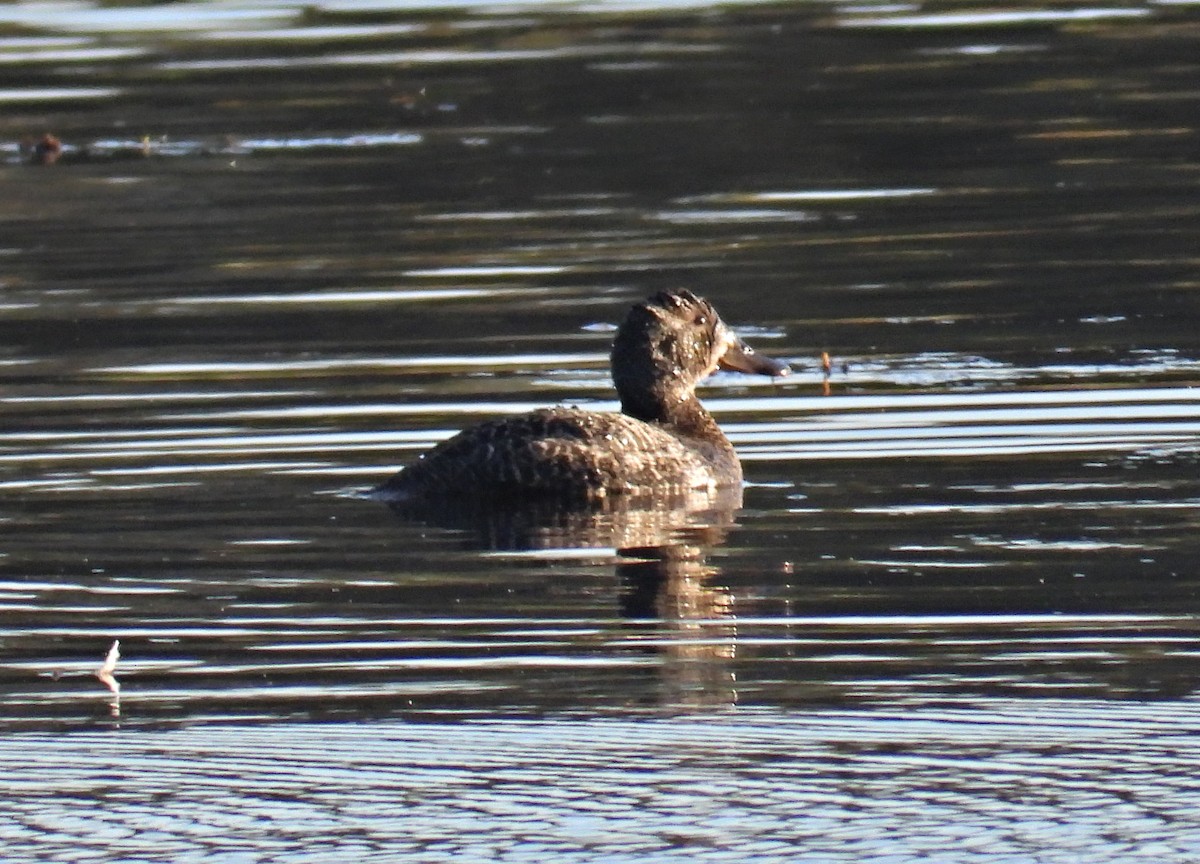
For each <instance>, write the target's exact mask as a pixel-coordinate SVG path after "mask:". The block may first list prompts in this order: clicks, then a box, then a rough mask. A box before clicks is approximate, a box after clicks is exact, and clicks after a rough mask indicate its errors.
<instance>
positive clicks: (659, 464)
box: [373, 289, 791, 505]
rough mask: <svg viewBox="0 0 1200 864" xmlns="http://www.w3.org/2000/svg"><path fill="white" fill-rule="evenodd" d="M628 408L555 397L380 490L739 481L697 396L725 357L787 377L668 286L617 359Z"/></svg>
mask: <svg viewBox="0 0 1200 864" xmlns="http://www.w3.org/2000/svg"><path fill="white" fill-rule="evenodd" d="M610 362H611V372H612V378H613V383H614V384H615V385H616V390H617V395H618V397H619V398H620V402H621V411H620V413H615V412H606V411H590V410H584V409H580V408H573V407H566V406H558V407H553V408H543V409H540V410H537V411H533V412H532V413H528V414H524V415H520V416H512V417H503V418H500V419H496V420H490V421H486V422H483V423H480V424H478V425H475V426H471V427H469V428H467V429H464V430H463V431H461V432H459V433H458V434H456V435H454V436H453V437H451V438H449V439H447V440H446V441H443V442H442V443H440V444H438V445H437V446H435V447H434V448H433V449H431V450H429V451H428V452H426V453H425V454H423V455H422V456H420V457H419V458H418V459H417V460H416V461H415V462H413V463H411V464H409V465H408V466H407V467H405V468H403V469H402V470H401V471H400V472H399V473H398V474H396V475H394V476H393V477H392V478H391V479H389V480H388V481H387V482H385V483H384V484H383V485H382V486H379V487H377V488H376V489H375V490H373V497H378V498H382V499H384V500H387V501H390V502H393V503H397V502H401V503H406V504H410V505H411V504H414V503H419V502H421V501H429V502H434V501H436V502H440V503H444V502H445V501H447V500H453V499H456V498H457V499H463V500H472V501H477V500H488V501H496V500H513V501H516V502H527V501H529V500H530V499H552V500H553V499H558V500H568V499H569V500H582V501H596V500H602V499H606V498H607V499H610V500H611V499H612V498H613V497H614V496H619V495H631V494H636V493H642V494H679V493H686V492H688V491H691V490H702V491H705V492H712V491H714V490H718V489H721V488H725V487H738V488H739V489H740V487H741V484H742V466H741V463H740V461H739V460H738V457H737V453H736V452H735V451H734V448H733V445H732V444H731V443H730V441H729V439H728V438H727V437H726V436H725V433H724V432H722V431H721V428H720V426H718V425H717V422H716V420H715V419H714V418H713V416H712V415H711V414H710V413H709V412H708V411H707V410H706V409H705V408H704V406H703V405H702V404H701V402H700V400H699V399H698V398H697V396H696V385H697V384H699V383H700V382H701V381H703V380H704V379H705V378H707V377H708V376H709V375H711V374H712V373H713V372H715V371H716V370H717V369H718V368H721V369H727V370H732V371H738V372H744V373H749V374H759V375H769V376H772V377H781V376H785V375H788V374H790V372H791V370H790V369H789V367H788V366H787V364H786V363H783V362H781V361H779V360H775V359H772V358H769V357H767V356H765V355H761V354H757V353H755V351H754V349H753V348H751V347H750V346H749V345H747V344H746V343H745V342H744V341H742V339H740V338H739V337H738V336H737V335H736V334H735V333H734V332H733V330H732V329H731V328H730V327H729V326H728V325H726V324H725V322H724V321H722V320H721V317H720V316H719V315H718V314H717V311H716V309H715V308H714V307H713V305H712V304H711V303H709V302H708V301H707V300H705V299H703V298H701V297H698V296H696V295H695V294H693V293H692V292H691V291H688V290H685V289H674V290H665V291H660V292H658V293H657V294H655V295H654V296H652V297H650V298H649V299H647V300H646V301H644V302H641V303H638V304H636V305H634V306H633V308H631V309H630V310H629V313H628V315H627V316H626V317H625V320H624V322H623V323H622V324H621V326H620V327H619V328H618V329H617V334H616V338H615V339H614V340H613V346H612V354H611V358H610Z"/></svg>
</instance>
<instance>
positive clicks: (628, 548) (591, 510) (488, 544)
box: [389, 487, 742, 708]
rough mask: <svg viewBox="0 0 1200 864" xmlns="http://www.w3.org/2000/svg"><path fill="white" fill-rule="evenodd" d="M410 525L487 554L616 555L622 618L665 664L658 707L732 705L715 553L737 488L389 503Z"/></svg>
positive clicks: (728, 618)
mask: <svg viewBox="0 0 1200 864" xmlns="http://www.w3.org/2000/svg"><path fill="white" fill-rule="evenodd" d="M389 506H391V507H392V509H393V510H394V511H395V512H396V513H397V514H398V515H400V516H401V517H402V518H403V519H405V520H406V521H412V522H418V523H420V524H425V525H429V526H432V527H437V528H444V529H453V530H457V531H461V532H463V536H464V537H465V538H466V542H467V544H468V545H470V546H471V547H474V548H478V549H483V550H489V551H507V552H527V551H539V552H545V553H547V555H548V557H550V558H551V559H553V557H554V550H561V551H562V553H563V559H564V561H569V560H574V559H575V557H576V556H577V552H578V550H581V549H596V550H612V551H614V552H615V558H616V567H617V574H618V576H619V578H620V586H621V588H620V595H619V597H618V599H617V605H616V610H615V611H619V613H620V615H621V616H622V617H624V618H625V619H626V620H627V621H628V622H629V626H630V627H631V628H644V635H639V636H636V637H633V638H632V639H631V641H633V642H635V643H640V644H642V645H644V646H645V648H646V650H648V651H654V652H657V653H658V655H659V656H660V658H661V660H662V665H661V667H660V668H661V670H662V677H661V684H662V693H661V703H662V704H664V705H667V706H671V707H673V708H688V707H713V706H724V705H730V704H732V703H733V702H735V701H736V691H735V688H734V682H735V676H734V673H733V668H732V660H733V659H734V655H735V651H734V646H735V639H736V635H737V634H736V625H735V620H734V617H733V598H732V596H731V595H730V593H729V591H728V590H727V589H726V588H725V587H724V586H722V585H720V584H719V582H718V581H717V577H718V576H719V570H718V568H716V567H714V566H712V565H711V564H709V563H708V556H709V552H710V551H711V550H712V549H713V548H714V547H716V546H719V545H721V544H722V543H723V542H724V541H725V538H726V535H727V534H728V531H729V530H730V528H732V527H733V526H734V525H735V524H736V523H735V517H736V514H737V512H738V510H739V509H740V508H741V506H742V490H741V487H725V488H721V489H716V490H710V491H700V490H693V491H689V492H686V493H673V494H667V495H662V496H653V495H623V496H614V497H612V498H605V499H598V500H590V501H579V500H567V501H563V500H559V501H551V500H548V499H544V498H543V499H538V500H536V501H529V502H524V503H515V502H505V503H503V504H501V503H500V502H497V501H495V500H488V499H477V500H475V501H472V502H466V501H462V500H459V501H456V502H447V501H443V502H440V503H439V504H434V503H433V502H429V501H424V502H420V503H419V504H418V503H414V502H402V501H401V502H397V501H392V502H389Z"/></svg>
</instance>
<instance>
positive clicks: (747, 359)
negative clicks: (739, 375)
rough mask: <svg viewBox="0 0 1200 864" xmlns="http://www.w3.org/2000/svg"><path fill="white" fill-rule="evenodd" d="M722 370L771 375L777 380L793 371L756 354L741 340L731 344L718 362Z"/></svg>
mask: <svg viewBox="0 0 1200 864" xmlns="http://www.w3.org/2000/svg"><path fill="white" fill-rule="evenodd" d="M717 365H718V366H720V367H721V368H722V369H732V370H733V371H735V372H749V373H750V374H752V375H770V376H772V377H775V378H779V377H782V376H784V375H787V374H789V373H790V372H791V371H792V370H791V368H790V367H789V366H788V365H787V364H786V363H784V362H782V361H780V360H775V359H773V358H771V357H767V356H765V355H763V354H757V353H755V351H754V349H753V348H751V347H750V346H749V345H747V344H746V343H745V342H743V341H742V340H741V339H738V338H736V337H735V338H734V339H732V340H730V342H729V348H727V349H726V351H725V354H724V355H723V356H722V357H721V359H720V360H719V361H717Z"/></svg>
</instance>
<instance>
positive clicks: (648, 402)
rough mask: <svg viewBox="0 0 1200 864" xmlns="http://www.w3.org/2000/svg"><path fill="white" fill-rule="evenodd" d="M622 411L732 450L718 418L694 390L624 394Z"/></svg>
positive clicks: (678, 432)
mask: <svg viewBox="0 0 1200 864" xmlns="http://www.w3.org/2000/svg"><path fill="white" fill-rule="evenodd" d="M621 411H622V413H624V414H628V415H629V416H630V417H636V418H637V419H638V420H644V421H645V422H647V423H657V424H659V425H660V426H666V427H668V428H669V429H670V430H671V431H672V432H675V433H676V434H679V435H686V436H687V437H689V438H697V439H700V440H702V441H709V442H713V443H719V444H721V445H724V446H725V447H728V448H729V449H732V445H731V444H730V443H729V439H727V438H726V437H725V433H724V432H722V431H721V427H720V426H718V425H717V421H716V420H714V419H713V416H712V415H711V414H709V413H708V411H707V410H706V409H705V407H704V406H703V405H701V404H700V400H699V399H697V398H696V396H695V394H694V393H687V394H685V395H683V396H678V395H670V394H668V395H665V396H664V395H659V394H655V395H653V396H650V395H647V396H645V397H643V398H628V397H627V396H624V395H622V397H621Z"/></svg>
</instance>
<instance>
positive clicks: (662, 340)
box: [612, 290, 791, 421]
mask: <svg viewBox="0 0 1200 864" xmlns="http://www.w3.org/2000/svg"><path fill="white" fill-rule="evenodd" d="M718 368H721V369H731V370H736V371H738V372H748V373H753V374H758V375H772V376H782V375H787V374H788V373H789V372H790V371H791V370H790V369H789V368H788V366H787V364H785V363H781V362H780V361H778V360H773V359H771V358H769V357H764V356H763V355H761V354H756V353H755V351H754V349H753V348H751V347H750V346H749V345H747V344H746V343H745V342H743V341H742V340H741V339H739V338H738V336H737V334H735V333H734V332H733V331H732V330H731V329H730V328H729V327H728V326H727V325H726V324H725V322H724V321H722V320H721V317H720V316H719V315H718V314H717V311H716V309H714V308H713V306H712V304H711V303H709V302H708V301H707V300H705V299H703V298H701V297H697V296H696V295H695V294H693V293H692V292H690V291H685V290H674V291H661V292H659V293H658V294H655V295H654V296H653V297H651V298H650V299H649V300H647V301H645V302H644V303H639V304H637V305H636V306H634V307H633V308H632V309H631V310H630V311H629V315H628V316H627V317H626V318H625V322H624V323H623V324H622V325H621V327H620V329H619V330H618V331H617V337H616V339H615V341H614V342H613V350H612V373H613V381H614V383H615V384H616V385H617V393H618V395H619V396H620V397H621V409H622V410H623V411H624V412H625V413H626V414H629V415H631V416H633V417H637V418H639V419H642V420H648V421H661V420H665V419H668V418H669V416H670V414H671V413H672V411H673V410H674V406H676V405H678V404H680V403H685V402H689V401H692V400H694V399H695V395H694V391H695V389H696V385H697V384H698V383H699V382H700V381H702V380H703V379H704V378H707V377H708V376H709V375H711V374H712V373H713V372H715V371H716V370H717V369H718Z"/></svg>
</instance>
